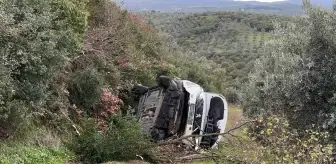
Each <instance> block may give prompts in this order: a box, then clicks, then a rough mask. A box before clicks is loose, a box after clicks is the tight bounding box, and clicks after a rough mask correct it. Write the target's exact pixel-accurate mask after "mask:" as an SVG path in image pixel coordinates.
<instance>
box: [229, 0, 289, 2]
mask: <svg viewBox="0 0 336 164" xmlns="http://www.w3.org/2000/svg"><path fill="white" fill-rule="evenodd" d="M235 1H259V2H281V1H287V0H235Z"/></svg>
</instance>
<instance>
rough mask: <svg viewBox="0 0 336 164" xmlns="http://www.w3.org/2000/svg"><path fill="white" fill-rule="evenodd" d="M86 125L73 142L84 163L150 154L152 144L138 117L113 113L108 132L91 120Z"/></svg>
mask: <svg viewBox="0 0 336 164" xmlns="http://www.w3.org/2000/svg"><path fill="white" fill-rule="evenodd" d="M83 128H84V130H83V132H82V133H81V135H79V136H77V137H75V138H73V141H72V142H71V143H70V144H69V148H70V149H71V150H72V151H73V152H74V153H75V154H76V155H77V157H78V158H79V160H81V161H83V162H87V163H96V162H98V163H99V162H106V161H113V160H132V159H136V158H137V155H143V154H145V153H147V152H148V148H150V145H151V144H150V142H149V140H148V139H147V137H146V136H145V135H144V134H143V133H142V131H141V128H140V126H139V124H138V123H137V122H136V121H135V120H134V119H127V118H124V117H120V116H112V117H111V120H110V124H109V127H108V130H107V131H106V132H101V131H99V128H98V127H97V125H96V123H95V121H93V120H87V121H86V122H85V124H84V125H83Z"/></svg>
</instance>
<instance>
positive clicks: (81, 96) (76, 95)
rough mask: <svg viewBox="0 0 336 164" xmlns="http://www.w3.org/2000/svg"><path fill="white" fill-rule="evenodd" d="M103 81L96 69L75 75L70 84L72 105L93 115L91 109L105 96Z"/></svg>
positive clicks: (89, 69)
mask: <svg viewBox="0 0 336 164" xmlns="http://www.w3.org/2000/svg"><path fill="white" fill-rule="evenodd" d="M103 84H104V82H103V79H102V77H101V75H100V74H99V73H98V72H97V70H96V69H94V68H88V69H85V70H83V71H81V72H78V73H77V74H75V76H74V77H73V79H71V81H70V84H69V88H68V90H69V94H70V103H72V104H75V105H76V106H77V107H79V108H81V109H84V110H85V112H86V114H92V113H91V109H92V108H94V107H95V106H96V104H97V103H98V102H99V101H100V98H101V96H102V94H103V90H102V88H103Z"/></svg>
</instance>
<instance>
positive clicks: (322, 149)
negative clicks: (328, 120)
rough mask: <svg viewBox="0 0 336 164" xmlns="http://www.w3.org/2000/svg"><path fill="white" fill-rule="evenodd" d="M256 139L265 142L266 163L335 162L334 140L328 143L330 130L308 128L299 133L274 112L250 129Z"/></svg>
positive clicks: (263, 150) (253, 138)
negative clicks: (268, 157)
mask: <svg viewBox="0 0 336 164" xmlns="http://www.w3.org/2000/svg"><path fill="white" fill-rule="evenodd" d="M248 134H249V136H250V137H251V138H252V140H256V141H257V142H258V143H261V145H262V146H263V149H262V152H263V153H264V156H265V157H266V156H271V157H272V158H271V159H272V160H271V161H272V162H271V161H265V162H266V163H269V162H270V163H329V162H332V160H333V158H332V150H333V145H332V144H326V143H327V141H328V138H329V137H330V134H329V133H328V132H319V131H314V130H306V131H305V132H304V133H301V134H299V133H298V132H297V131H296V130H295V129H292V128H291V127H290V126H289V123H288V121H287V120H286V119H283V118H280V117H276V116H271V117H268V118H267V119H266V120H260V121H259V122H256V123H255V124H254V125H253V126H250V129H249V131H248Z"/></svg>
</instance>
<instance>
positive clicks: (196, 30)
mask: <svg viewBox="0 0 336 164" xmlns="http://www.w3.org/2000/svg"><path fill="white" fill-rule="evenodd" d="M141 15H142V16H143V17H144V18H146V19H147V20H148V22H149V23H150V24H153V25H154V26H155V27H156V28H158V29H159V30H160V31H161V32H163V33H165V34H166V35H168V37H170V38H171V42H172V45H173V46H174V47H181V49H182V50H181V51H182V52H183V53H185V54H186V55H188V56H192V57H194V59H196V58H200V57H205V58H206V59H207V60H211V61H213V62H215V63H217V64H219V65H220V66H221V68H222V69H224V70H225V72H224V74H222V75H221V78H222V79H223V82H222V83H221V85H222V87H223V88H226V89H227V88H229V87H233V88H234V89H236V88H240V86H241V84H243V83H244V82H246V81H247V79H248V78H247V77H248V76H247V75H248V73H249V72H250V70H251V69H252V68H253V64H254V61H255V59H257V58H258V57H259V56H260V50H261V49H262V46H263V45H264V43H265V42H266V41H268V40H269V39H270V37H271V36H272V35H271V34H270V32H271V31H273V29H274V26H273V22H280V23H281V24H285V23H286V22H287V21H289V20H290V18H286V17H280V16H275V15H266V14H252V13H246V12H209V13H196V14H185V13H161V12H145V13H141ZM174 44H175V45H174ZM231 90H233V89H231ZM226 92H229V91H228V90H227V91H226Z"/></svg>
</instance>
